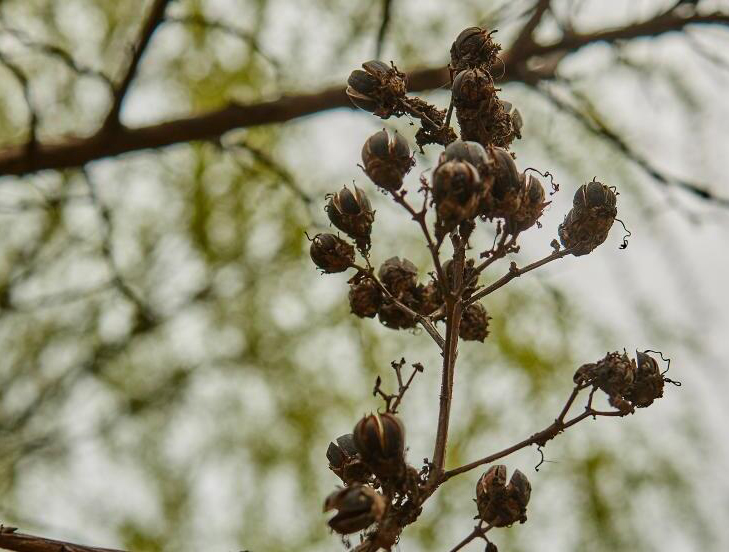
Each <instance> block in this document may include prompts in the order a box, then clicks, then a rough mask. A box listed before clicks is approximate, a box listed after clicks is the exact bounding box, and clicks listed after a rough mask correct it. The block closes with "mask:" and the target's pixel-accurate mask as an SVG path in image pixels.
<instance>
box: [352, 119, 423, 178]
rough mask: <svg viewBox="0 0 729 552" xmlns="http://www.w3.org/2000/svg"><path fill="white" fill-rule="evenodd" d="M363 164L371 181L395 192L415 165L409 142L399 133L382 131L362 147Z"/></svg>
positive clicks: (371, 137)
mask: <svg viewBox="0 0 729 552" xmlns="http://www.w3.org/2000/svg"><path fill="white" fill-rule="evenodd" d="M362 164H363V165H364V171H365V173H366V174H367V176H369V177H370V180H372V182H374V183H375V184H377V185H378V186H379V187H380V188H383V189H385V190H388V191H391V192H394V191H397V190H399V189H400V187H401V186H402V180H403V178H404V177H405V175H406V174H407V173H408V172H409V171H410V169H411V167H412V166H413V165H414V164H415V162H414V161H413V158H412V157H411V156H410V147H409V146H408V143H407V141H406V140H405V138H403V137H402V136H401V135H400V134H398V133H397V132H394V133H392V134H390V133H388V131H387V130H381V131H379V132H376V133H375V134H373V135H372V136H370V137H369V138H368V139H367V141H366V142H365V143H364V146H363V147H362Z"/></svg>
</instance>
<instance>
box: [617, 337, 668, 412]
mask: <svg viewBox="0 0 729 552" xmlns="http://www.w3.org/2000/svg"><path fill="white" fill-rule="evenodd" d="M636 354H637V357H638V362H637V369H636V371H635V381H634V382H633V385H632V386H631V387H630V388H629V389H628V392H627V394H626V397H625V398H626V399H628V400H629V401H630V402H631V403H632V405H633V406H636V407H638V408H645V407H647V406H650V405H652V404H653V401H654V400H656V399H660V398H661V397H662V396H663V385H664V379H663V374H661V370H660V369H659V367H658V363H657V362H656V360H655V359H654V358H653V357H652V356H650V355H649V354H647V353H641V352H640V351H636Z"/></svg>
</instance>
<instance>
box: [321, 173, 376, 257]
mask: <svg viewBox="0 0 729 552" xmlns="http://www.w3.org/2000/svg"><path fill="white" fill-rule="evenodd" d="M325 209H326V212H327V215H328V216H329V220H330V221H331V222H332V224H333V225H334V226H336V227H337V228H338V229H339V230H341V231H342V232H344V233H345V234H347V235H348V236H349V237H350V238H352V239H354V240H355V241H356V242H357V247H358V248H359V249H360V250H362V251H367V250H369V248H370V233H371V232H372V222H373V221H374V220H375V212H374V211H373V210H372V205H371V204H370V200H369V199H368V198H367V195H366V194H365V193H364V192H363V191H362V190H361V189H359V188H358V187H357V186H355V187H354V192H352V191H351V190H350V189H349V188H347V187H346V186H345V187H344V188H342V189H341V190H339V191H338V192H337V193H336V194H332V195H331V196H330V197H329V203H327V205H326V207H325Z"/></svg>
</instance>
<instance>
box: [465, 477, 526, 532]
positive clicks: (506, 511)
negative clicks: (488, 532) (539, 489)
mask: <svg viewBox="0 0 729 552" xmlns="http://www.w3.org/2000/svg"><path fill="white" fill-rule="evenodd" d="M530 497H531V485H530V484H529V480H528V479H527V478H526V476H525V475H524V474H523V473H522V472H520V471H519V470H515V471H514V474H513V475H512V476H511V480H510V482H509V484H508V485H506V466H503V465H498V466H492V467H491V468H489V470H488V471H486V473H484V474H483V475H482V476H481V479H479V481H478V483H477V484H476V505H477V507H478V513H479V517H480V518H481V519H482V520H484V521H485V522H486V523H490V524H492V525H493V526H495V527H506V526H507V525H511V524H512V523H515V522H517V521H520V522H521V523H524V522H525V521H526V507H527V504H528V503H529V498H530Z"/></svg>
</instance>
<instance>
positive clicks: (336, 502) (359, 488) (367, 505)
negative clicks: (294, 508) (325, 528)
mask: <svg viewBox="0 0 729 552" xmlns="http://www.w3.org/2000/svg"><path fill="white" fill-rule="evenodd" d="M385 506H386V503H385V498H384V497H383V496H382V495H381V494H379V493H378V492H376V491H375V490H374V489H372V488H371V487H367V486H365V485H359V484H354V485H352V486H351V487H345V488H344V489H338V490H336V491H334V492H333V493H332V494H330V495H329V496H328V497H327V498H326V500H325V501H324V512H329V511H331V510H337V513H336V515H335V516H334V517H333V518H332V519H330V520H329V522H328V523H329V527H331V528H332V529H333V530H334V531H336V532H337V533H339V534H341V535H348V534H350V533H356V532H358V531H362V530H363V529H366V528H367V527H369V526H370V525H372V524H373V523H375V522H377V521H379V520H380V519H382V515H383V514H384V512H385Z"/></svg>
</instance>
